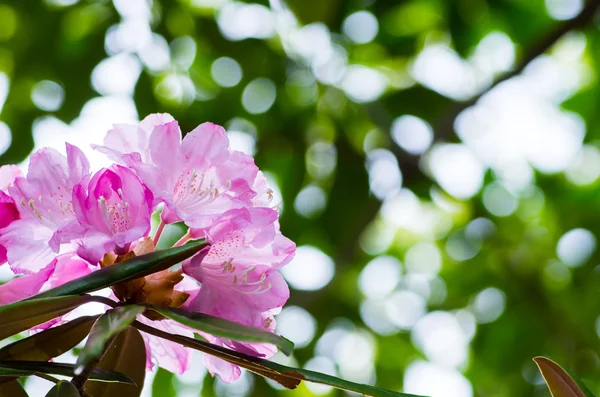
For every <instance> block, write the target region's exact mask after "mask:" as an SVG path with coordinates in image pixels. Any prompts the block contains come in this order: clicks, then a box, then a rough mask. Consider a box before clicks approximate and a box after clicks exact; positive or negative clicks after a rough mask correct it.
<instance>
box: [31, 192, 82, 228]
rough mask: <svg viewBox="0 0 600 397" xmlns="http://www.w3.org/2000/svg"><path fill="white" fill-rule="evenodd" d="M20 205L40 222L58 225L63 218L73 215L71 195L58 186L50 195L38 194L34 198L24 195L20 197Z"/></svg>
mask: <svg viewBox="0 0 600 397" xmlns="http://www.w3.org/2000/svg"><path fill="white" fill-rule="evenodd" d="M20 204H21V207H22V210H23V211H25V212H29V213H30V214H31V215H33V216H34V217H35V218H37V219H38V220H39V221H40V222H42V223H47V224H49V225H60V224H61V223H62V222H63V221H64V220H65V219H70V218H73V217H75V212H73V205H72V203H71V196H70V195H69V194H67V193H66V192H65V191H64V189H62V188H61V187H60V186H58V187H57V189H56V190H55V191H53V192H52V193H50V195H48V196H46V198H45V197H44V196H39V197H38V198H37V200H36V199H33V198H30V199H29V200H27V199H25V197H23V198H21V203H20Z"/></svg>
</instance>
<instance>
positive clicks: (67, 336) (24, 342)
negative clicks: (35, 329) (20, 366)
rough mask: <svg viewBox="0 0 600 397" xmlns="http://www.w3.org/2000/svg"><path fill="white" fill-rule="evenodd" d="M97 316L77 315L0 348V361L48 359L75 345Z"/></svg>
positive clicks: (83, 336)
mask: <svg viewBox="0 0 600 397" xmlns="http://www.w3.org/2000/svg"><path fill="white" fill-rule="evenodd" d="M96 318H97V316H84V317H79V318H77V319H75V320H73V321H70V322H68V323H66V324H63V325H60V326H58V327H53V328H50V329H47V330H45V331H42V332H39V333H37V334H35V335H32V336H30V337H28V338H25V339H21V340H19V341H16V342H14V343H12V344H10V345H8V346H4V347H3V348H2V349H0V361H9V360H22V361H27V360H34V361H48V360H50V359H51V358H54V357H57V356H60V355H61V354H63V353H64V352H66V351H69V350H71V349H72V348H73V347H75V346H77V344H78V343H79V342H81V341H82V340H83V338H85V336H86V335H87V334H88V333H89V332H90V328H91V327H92V324H93V323H94V321H95V320H96Z"/></svg>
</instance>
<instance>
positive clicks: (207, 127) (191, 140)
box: [181, 123, 229, 168]
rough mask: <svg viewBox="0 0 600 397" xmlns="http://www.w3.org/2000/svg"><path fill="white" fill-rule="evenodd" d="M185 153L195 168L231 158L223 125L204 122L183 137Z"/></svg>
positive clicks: (182, 145)
mask: <svg viewBox="0 0 600 397" xmlns="http://www.w3.org/2000/svg"><path fill="white" fill-rule="evenodd" d="M181 148H182V150H183V154H184V155H185V157H186V158H187V159H188V161H189V163H188V165H189V166H191V167H195V168H202V167H205V166H206V164H208V163H210V164H213V165H219V164H223V163H224V162H225V161H226V160H227V159H228V158H229V139H228V138H227V133H226V132H225V129H223V127H221V126H219V125H216V124H213V123H203V124H200V125H199V126H198V127H196V128H195V129H194V130H193V131H192V132H190V133H189V134H187V135H186V136H185V137H184V138H183V142H182V143H181Z"/></svg>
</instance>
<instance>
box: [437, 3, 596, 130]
mask: <svg viewBox="0 0 600 397" xmlns="http://www.w3.org/2000/svg"><path fill="white" fill-rule="evenodd" d="M599 7H600V0H590V1H589V2H588V3H587V4H586V5H585V7H584V8H583V9H582V10H581V12H580V13H579V14H578V15H577V16H576V17H575V18H573V19H570V20H567V21H565V22H563V23H561V24H559V25H557V26H556V27H555V28H554V29H553V30H551V31H550V32H548V34H546V35H545V36H542V37H540V39H539V40H537V41H536V42H534V43H532V44H531V45H530V46H529V48H527V49H526V50H525V51H524V52H523V54H524V56H523V58H522V59H521V60H520V61H519V62H518V63H517V64H516V66H515V68H514V69H513V70H511V71H510V72H507V73H505V74H503V75H501V76H500V77H499V78H498V79H496V80H495V81H494V82H493V83H492V84H491V85H490V86H489V87H487V88H486V89H485V90H483V91H482V92H480V93H479V94H477V95H475V96H474V97H472V98H471V99H469V100H466V101H463V102H458V103H456V105H455V106H454V107H452V109H451V110H450V111H449V112H448V114H447V115H445V116H444V117H443V118H442V119H441V120H440V123H439V125H438V127H437V128H436V139H440V138H441V139H448V138H450V136H452V134H453V132H454V121H455V120H456V118H457V117H458V115H459V114H460V113H461V112H462V111H463V110H465V109H467V108H469V107H471V106H473V105H475V104H476V103H477V101H479V99H481V97H483V96H484V95H485V94H487V93H488V92H490V91H491V90H492V89H494V88H495V87H496V86H498V85H500V84H502V83H503V82H505V81H507V80H509V79H511V78H513V77H516V76H518V75H520V74H521V73H522V72H523V70H525V68H526V67H527V65H529V64H530V63H531V62H532V61H533V60H534V59H535V58H537V57H538V56H540V55H542V54H543V53H545V52H546V51H548V50H549V49H550V48H551V47H552V46H553V45H554V44H555V43H556V42H557V41H558V40H559V39H560V38H561V37H562V36H564V35H565V34H567V33H568V32H570V31H572V30H575V29H578V28H582V27H584V26H585V25H587V24H588V23H589V22H590V21H592V20H593V18H594V15H596V12H597V11H598V8H599Z"/></svg>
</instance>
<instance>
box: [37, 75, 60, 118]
mask: <svg viewBox="0 0 600 397" xmlns="http://www.w3.org/2000/svg"><path fill="white" fill-rule="evenodd" d="M31 100H32V101H33V103H34V105H35V106H37V107H38V108H39V109H40V110H44V111H46V112H54V111H56V110H58V109H60V107H61V106H62V104H63V101H64V100H65V90H64V89H63V88H62V86H61V85H60V84H58V83H56V82H54V81H50V80H42V81H40V82H39V83H37V84H36V85H34V86H33V89H32V90H31Z"/></svg>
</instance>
